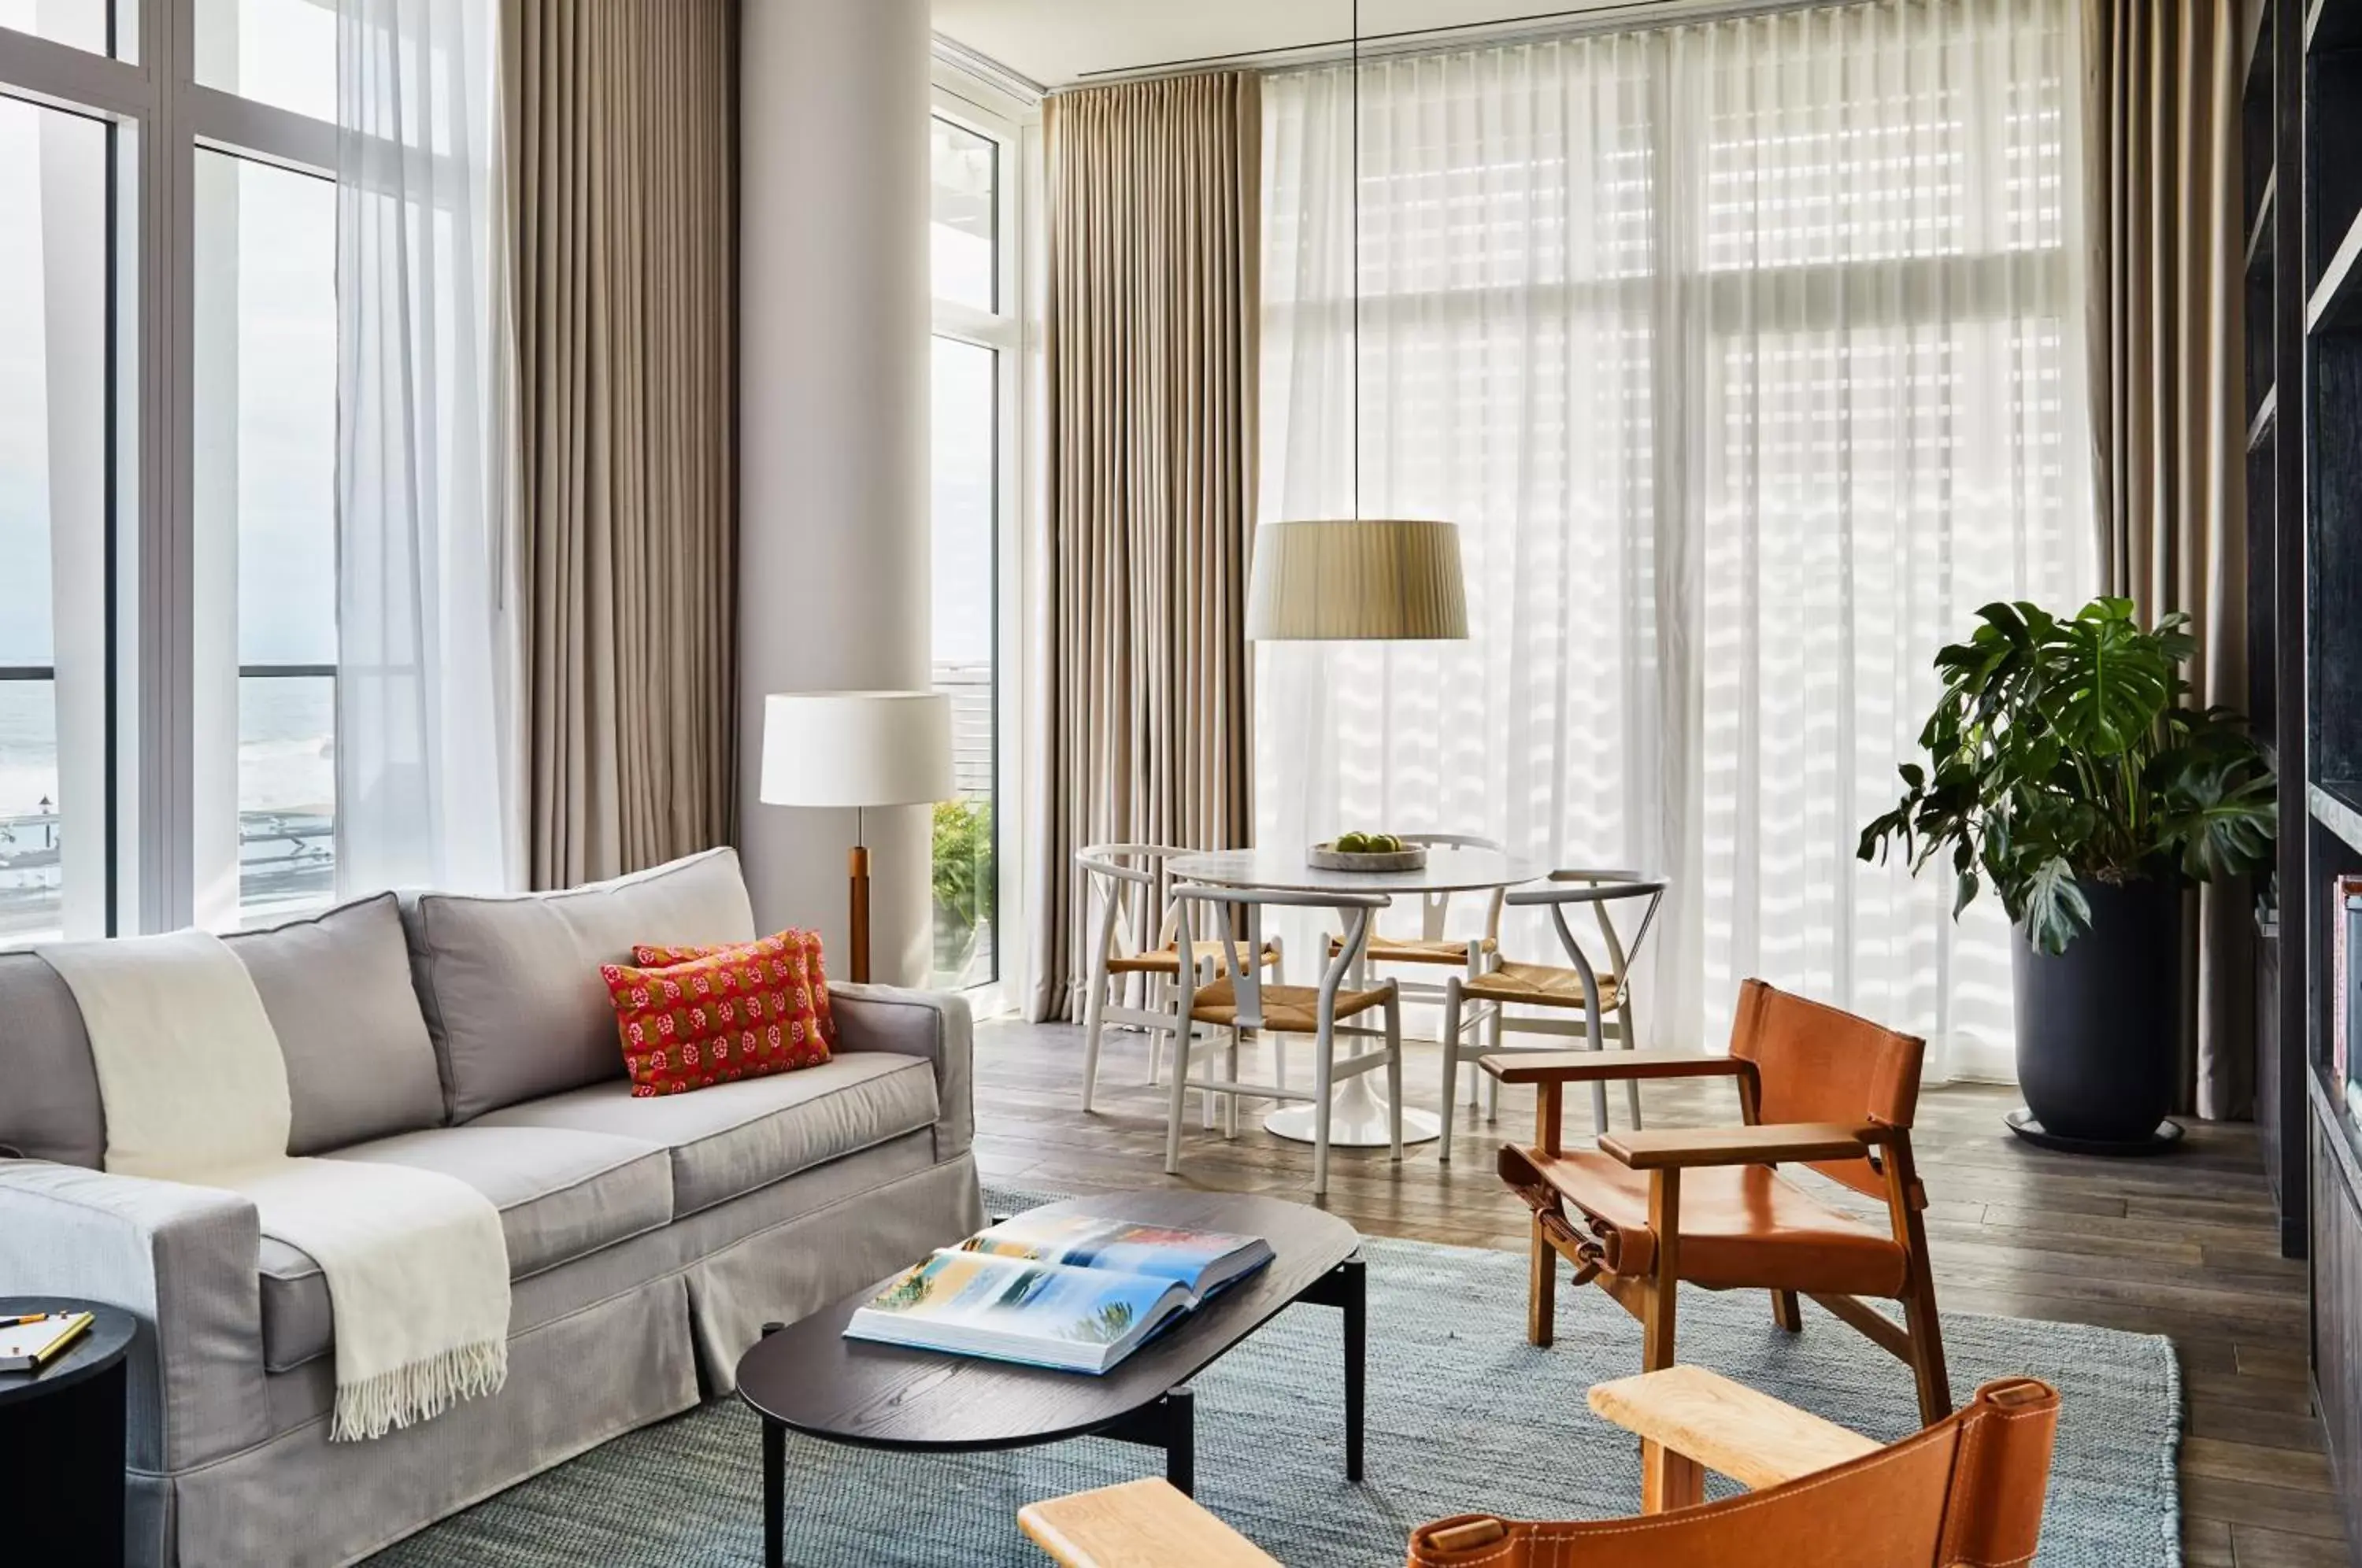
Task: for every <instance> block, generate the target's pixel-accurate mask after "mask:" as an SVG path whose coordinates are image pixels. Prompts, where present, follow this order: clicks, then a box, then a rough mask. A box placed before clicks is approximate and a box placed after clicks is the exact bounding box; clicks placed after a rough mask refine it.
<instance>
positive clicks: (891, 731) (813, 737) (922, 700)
mask: <svg viewBox="0 0 2362 1568" xmlns="http://www.w3.org/2000/svg"><path fill="white" fill-rule="evenodd" d="M956 793H958V791H957V790H955V788H954V787H953V783H952V702H951V699H950V698H948V697H945V696H944V695H942V694H941V693H939V692H933V691H783V692H774V693H772V694H771V695H769V696H767V697H766V698H764V699H763V799H764V800H765V801H768V802H769V803H770V804H772V805H775V806H916V805H923V804H925V803H927V802H929V801H947V800H949V799H951V797H952V796H953V795H955V794H956Z"/></svg>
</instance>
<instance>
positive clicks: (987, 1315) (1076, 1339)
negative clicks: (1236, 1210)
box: [844, 1214, 1272, 1373]
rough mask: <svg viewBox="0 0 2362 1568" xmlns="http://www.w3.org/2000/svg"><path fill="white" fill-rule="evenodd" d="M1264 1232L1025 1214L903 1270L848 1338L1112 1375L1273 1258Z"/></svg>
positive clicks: (858, 1314) (863, 1311)
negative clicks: (1143, 1346)
mask: <svg viewBox="0 0 2362 1568" xmlns="http://www.w3.org/2000/svg"><path fill="white" fill-rule="evenodd" d="M1271 1256H1272V1253H1271V1247H1270V1245H1269V1244H1268V1243H1267V1242H1263V1241H1261V1240H1260V1239H1258V1238H1256V1237H1253V1236H1231V1235H1223V1234H1220V1233H1219V1232H1215V1231H1179V1230H1168V1229H1165V1228H1164V1227H1160V1226H1154V1225H1138V1224H1132V1223H1131V1222H1129V1221H1126V1220H1108V1219H1101V1218H1099V1217H1097V1216H1094V1215H1087V1214H1062V1215H1045V1216H1042V1217H1040V1218H1036V1217H1034V1216H1032V1215H1023V1214H1021V1215H1019V1216H1018V1217H1017V1218H1016V1219H1014V1220H1007V1221H1005V1222H1004V1223H1001V1224H999V1225H995V1226H993V1227H992V1228H991V1229H990V1230H988V1231H980V1232H978V1233H977V1234H976V1235H973V1236H970V1237H969V1238H968V1239H967V1240H966V1241H965V1242H961V1243H960V1244H959V1245H958V1246H956V1247H946V1248H944V1249H943V1250H942V1251H940V1252H937V1253H934V1254H933V1256H932V1257H929V1258H928V1259H927V1260H926V1261H925V1262H923V1263H922V1264H919V1265H918V1266H917V1267H916V1268H913V1269H911V1270H910V1271H909V1272H907V1273H905V1274H903V1275H900V1276H898V1277H897V1278H896V1279H894V1280H893V1281H892V1282H891V1283H889V1285H888V1286H886V1288H885V1289H883V1290H881V1291H879V1292H878V1293H877V1296H876V1297H874V1298H873V1299H872V1300H871V1301H870V1302H869V1304H868V1305H867V1306H866V1307H862V1308H860V1309H856V1310H855V1312H854V1314H853V1319H852V1320H851V1321H850V1322H848V1323H847V1324H846V1325H845V1328H844V1332H845V1337H846V1338H848V1339H856V1340H880V1341H883V1342H887V1343H889V1344H898V1345H913V1346H916V1347H918V1348H920V1349H922V1350H936V1351H945V1352H949V1353H953V1354H955V1355H975V1356H985V1357H988V1358H990V1359H992V1360H995V1361H1014V1362H1022V1363H1024V1364H1028V1365H1032V1366H1050V1367H1057V1368H1061V1369H1063V1370H1066V1371H1071V1372H1091V1373H1098V1372H1105V1371H1106V1370H1107V1369H1108V1368H1109V1367H1110V1366H1113V1365H1114V1364H1116V1363H1118V1362H1120V1361H1121V1360H1122V1359H1123V1358H1124V1357H1125V1356H1127V1355H1130V1354H1131V1353H1132V1351H1133V1350H1135V1349H1136V1348H1138V1347H1139V1346H1140V1344H1141V1343H1142V1342H1144V1341H1146V1340H1147V1339H1149V1338H1150V1337H1151V1336H1153V1335H1154V1334H1155V1333H1156V1332H1157V1331H1159V1330H1161V1329H1163V1328H1164V1327H1166V1326H1167V1325H1168V1324H1170V1323H1172V1322H1173V1321H1174V1320H1176V1319H1178V1318H1180V1317H1181V1316H1183V1315H1184V1314H1186V1313H1187V1312H1189V1311H1191V1310H1193V1309H1195V1308H1196V1307H1197V1306H1198V1303H1199V1302H1201V1301H1203V1300H1204V1299H1205V1298H1206V1297H1209V1296H1211V1295H1213V1294H1214V1293H1215V1292H1216V1291H1219V1290H1220V1289H1222V1288H1224V1287H1225V1286H1230V1285H1233V1284H1236V1283H1237V1282H1238V1281H1239V1280H1241V1279H1242V1278H1244V1277H1246V1276H1247V1275H1250V1274H1253V1272H1254V1271H1255V1270H1257V1269H1259V1268H1261V1267H1263V1266H1264V1264H1267V1263H1269V1262H1271Z"/></svg>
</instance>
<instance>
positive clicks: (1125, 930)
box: [1075, 844, 1192, 957]
mask: <svg viewBox="0 0 2362 1568" xmlns="http://www.w3.org/2000/svg"><path fill="white" fill-rule="evenodd" d="M1190 853H1192V852H1191V851H1189V850H1187V849H1180V848H1176V847H1175V846H1174V845H1166V844H1094V845H1088V846H1087V847H1085V848H1082V849H1078V850H1076V852H1075V864H1076V866H1078V867H1081V868H1082V872H1083V895H1084V899H1085V900H1086V903H1085V911H1086V916H1085V918H1086V921H1087V919H1088V911H1089V908H1090V905H1091V904H1092V903H1094V902H1095V903H1096V904H1097V905H1098V947H1097V949H1096V952H1097V953H1098V954H1099V955H1101V956H1102V957H1104V956H1105V955H1109V954H1112V953H1114V952H1116V951H1118V947H1117V944H1118V943H1119V942H1120V943H1121V944H1124V946H1125V947H1128V948H1129V949H1130V950H1131V951H1132V952H1135V953H1138V952H1145V951H1147V950H1148V949H1150V948H1153V947H1160V946H1162V945H1164V943H1166V942H1167V941H1169V940H1171V939H1172V936H1173V876H1172V873H1171V872H1170V871H1169V870H1167V869H1166V864H1167V862H1169V861H1171V860H1172V859H1173V858H1174V857H1175V856H1181V855H1187V854H1190Z"/></svg>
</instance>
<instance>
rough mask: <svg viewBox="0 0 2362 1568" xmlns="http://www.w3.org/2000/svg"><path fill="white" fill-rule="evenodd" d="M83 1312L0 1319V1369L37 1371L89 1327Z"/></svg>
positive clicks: (54, 1358)
mask: <svg viewBox="0 0 2362 1568" xmlns="http://www.w3.org/2000/svg"><path fill="white" fill-rule="evenodd" d="M90 1325H91V1315H90V1314H89V1313H87V1312H52V1313H50V1314H49V1315H47V1316H46V1317H41V1318H37V1319H35V1320H33V1321H31V1322H29V1323H13V1322H6V1321H0V1372H39V1371H40V1370H41V1369H42V1368H43V1367H45V1366H47V1365H49V1364H50V1363H51V1362H53V1361H55V1360H57V1358H58V1357H60V1356H61V1355H63V1354H65V1353H66V1352H67V1350H68V1349H70V1348H71V1347H72V1344H73V1342H75V1341H76V1340H78V1339H80V1338H82V1337H83V1334H85V1333H87V1332H89V1331H90Z"/></svg>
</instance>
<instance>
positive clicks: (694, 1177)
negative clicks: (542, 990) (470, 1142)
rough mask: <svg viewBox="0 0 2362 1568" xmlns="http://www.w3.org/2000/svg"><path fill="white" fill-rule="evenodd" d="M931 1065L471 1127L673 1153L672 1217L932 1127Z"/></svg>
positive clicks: (870, 1066)
mask: <svg viewBox="0 0 2362 1568" xmlns="http://www.w3.org/2000/svg"><path fill="white" fill-rule="evenodd" d="M935 1112H936V1100H935V1074H934V1067H933V1064H932V1063H930V1062H928V1061H926V1060H925V1059H924V1058H922V1057H919V1056H903V1055H895V1054H893V1053H891V1052H886V1051H865V1052H862V1053H860V1054H859V1055H851V1056H837V1057H832V1058H831V1059H830V1060H828V1061H826V1062H823V1063H822V1064H820V1066H814V1067H805V1068H802V1069H800V1070H799V1071H797V1072H792V1073H781V1074H778V1075H777V1076H775V1077H767V1078H742V1079H740V1080H739V1081H738V1082H736V1083H734V1084H716V1085H714V1086H713V1087H712V1088H701V1089H700V1090H698V1091H697V1092H696V1093H695V1094H677V1095H665V1096H661V1097H659V1098H657V1099H634V1098H633V1096H632V1086H631V1085H630V1084H628V1083H625V1082H623V1081H621V1080H618V1081H616V1082H613V1083H604V1084H596V1085H593V1086H591V1087H590V1088H579V1089H575V1090H573V1091H572V1092H570V1093H568V1094H557V1095H551V1096H550V1097H549V1098H547V1099H536V1100H533V1101H531V1102H529V1103H527V1104H524V1105H513V1106H510V1107H509V1108H508V1109H507V1110H496V1111H494V1112H492V1113H491V1115H490V1116H487V1117H484V1118H483V1119H482V1120H481V1121H478V1122H476V1123H475V1124H474V1125H476V1126H478V1127H566V1128H573V1129H578V1130H579V1131H582V1132H608V1133H614V1134H618V1135H621V1136H624V1137H629V1138H637V1139H642V1140H645V1141H646V1142H647V1143H661V1144H663V1145H665V1146H666V1147H667V1148H668V1149H670V1150H671V1151H672V1201H673V1213H674V1214H675V1215H676V1216H679V1215H684V1214H694V1213H696V1212H697V1211H698V1210H699V1209H707V1208H711V1207H712V1205H714V1204H716V1203H720V1202H723V1201H724V1200H725V1199H728V1198H735V1197H737V1196H738V1195H739V1194H740V1193H742V1192H752V1191H754V1190H755V1189H756V1187H767V1186H769V1185H770V1184H771V1183H772V1182H775V1181H778V1180H779V1179H781V1178H782V1177H785V1176H793V1175H795V1174H796V1172H798V1171H800V1170H804V1169H807V1168H808V1167H810V1166H812V1165H822V1164H825V1163H826V1162H828V1161H830V1160H833V1159H835V1158H836V1157H837V1156H838V1155H840V1154H851V1153H852V1152H853V1151H854V1150H855V1149H866V1148H867V1147H869V1145H871V1144H872V1143H883V1142H885V1141H886V1140H887V1139H889V1138H892V1137H896V1136H899V1135H900V1134H901V1133H904V1132H916V1131H918V1130H919V1129H920V1128H922V1127H931V1126H933V1124H934V1121H935Z"/></svg>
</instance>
